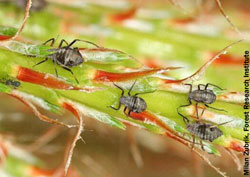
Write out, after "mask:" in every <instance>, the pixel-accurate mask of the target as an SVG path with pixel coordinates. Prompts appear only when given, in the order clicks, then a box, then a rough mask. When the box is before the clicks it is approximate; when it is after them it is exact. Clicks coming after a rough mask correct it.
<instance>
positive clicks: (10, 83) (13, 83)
mask: <svg viewBox="0 0 250 177" xmlns="http://www.w3.org/2000/svg"><path fill="white" fill-rule="evenodd" d="M5 84H6V85H8V86H11V87H13V88H15V89H16V88H18V87H20V85H21V83H20V82H19V81H14V80H11V79H8V80H6V82H5Z"/></svg>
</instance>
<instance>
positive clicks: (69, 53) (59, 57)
mask: <svg viewBox="0 0 250 177" xmlns="http://www.w3.org/2000/svg"><path fill="white" fill-rule="evenodd" d="M78 41H81V42H85V43H88V44H92V45H94V46H95V47H97V48H100V47H99V46H98V45H96V44H94V43H92V42H89V41H85V40H80V39H75V40H73V41H72V42H71V43H70V44H68V42H66V41H65V40H64V39H62V40H61V42H60V44H59V46H58V48H55V49H49V51H52V52H55V53H52V54H50V55H48V56H47V57H46V58H45V59H44V60H42V61H41V62H39V63H37V64H35V65H34V66H33V67H35V66H37V65H40V64H42V63H44V62H46V61H48V60H49V59H51V60H52V61H53V64H54V68H55V72H56V76H57V77H58V73H57V69H56V64H58V65H60V66H61V67H62V68H63V69H65V70H67V71H69V72H70V73H71V74H72V75H73V77H74V79H75V80H76V82H77V83H78V84H79V81H78V80H77V78H76V77H75V75H74V73H73V71H72V70H71V69H70V68H71V67H74V66H78V65H80V64H82V63H83V62H84V58H83V57H82V55H81V53H80V51H79V49H78V47H72V45H73V44H74V43H76V42H78ZM49 42H51V44H50V46H53V45H54V43H55V38H51V39H49V40H48V41H46V42H45V43H43V45H46V44H47V43H49ZM63 43H66V46H64V47H62V45H63Z"/></svg>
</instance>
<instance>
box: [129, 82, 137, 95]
mask: <svg viewBox="0 0 250 177" xmlns="http://www.w3.org/2000/svg"><path fill="white" fill-rule="evenodd" d="M135 83H136V80H135V81H134V83H133V85H132V86H131V87H130V89H129V91H128V95H129V96H130V92H131V91H132V90H133V87H134V85H135Z"/></svg>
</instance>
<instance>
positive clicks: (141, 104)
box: [120, 96, 147, 113]
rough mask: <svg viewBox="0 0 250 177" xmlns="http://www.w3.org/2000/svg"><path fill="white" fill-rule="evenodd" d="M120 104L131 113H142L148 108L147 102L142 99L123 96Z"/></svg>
mask: <svg viewBox="0 0 250 177" xmlns="http://www.w3.org/2000/svg"><path fill="white" fill-rule="evenodd" d="M120 102H121V104H124V106H126V107H128V109H129V110H130V111H132V112H135V113H140V112H142V111H144V110H145V109H146V108H147V105H146V102H145V101H144V100H143V99H142V98H140V97H136V96H127V97H126V96H123V97H121V98H120Z"/></svg>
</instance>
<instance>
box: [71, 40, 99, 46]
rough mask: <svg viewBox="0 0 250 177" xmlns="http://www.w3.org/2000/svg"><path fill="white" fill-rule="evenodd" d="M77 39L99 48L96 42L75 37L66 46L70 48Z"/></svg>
mask: <svg viewBox="0 0 250 177" xmlns="http://www.w3.org/2000/svg"><path fill="white" fill-rule="evenodd" d="M78 41H81V42H85V43H88V44H92V45H94V46H95V47H97V48H101V47H100V46H98V45H97V44H95V43H93V42H90V41H86V40H80V39H75V40H73V41H72V42H71V43H70V44H69V45H68V46H67V47H68V48H70V47H71V46H72V45H73V44H74V43H76V42H78Z"/></svg>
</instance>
